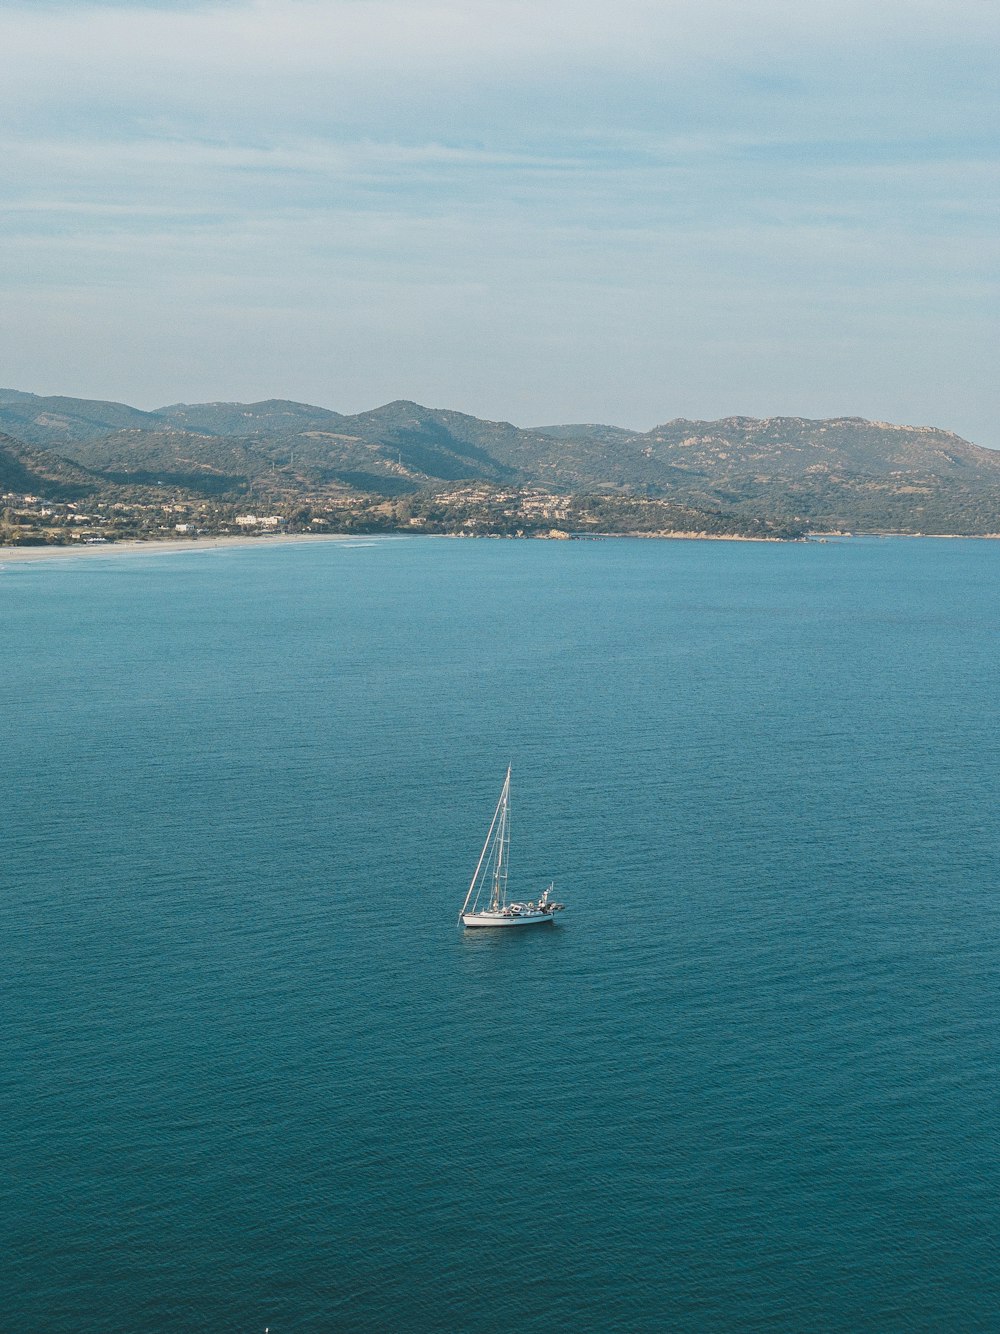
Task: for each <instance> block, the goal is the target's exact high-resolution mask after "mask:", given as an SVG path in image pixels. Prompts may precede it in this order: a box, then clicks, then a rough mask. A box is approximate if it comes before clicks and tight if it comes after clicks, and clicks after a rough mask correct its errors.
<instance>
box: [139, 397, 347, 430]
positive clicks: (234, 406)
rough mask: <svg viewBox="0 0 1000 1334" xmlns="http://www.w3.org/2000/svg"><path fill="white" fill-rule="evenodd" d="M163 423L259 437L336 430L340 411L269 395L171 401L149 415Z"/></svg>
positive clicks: (182, 428) (192, 428)
mask: <svg viewBox="0 0 1000 1334" xmlns="http://www.w3.org/2000/svg"><path fill="white" fill-rule="evenodd" d="M152 415H153V416H155V417H159V418H160V419H161V420H162V421H163V422H164V423H168V424H169V425H171V426H174V427H177V428H179V429H180V430H182V431H194V432H196V433H197V434H199V435H235V436H246V437H248V438H251V439H259V438H261V437H265V436H283V435H288V434H291V433H294V432H296V431H335V430H336V429H337V427H338V424H339V423H340V422H341V421H343V418H342V416H341V414H340V413H339V412H332V411H331V410H330V409H329V408H314V407H311V406H310V405H309V404H308V403H293V402H291V401H290V400H288V399H283V398H268V399H264V400H263V402H261V403H172V404H171V405H170V406H169V407H166V408H157V409H156V410H155V412H154V413H153V414H152Z"/></svg>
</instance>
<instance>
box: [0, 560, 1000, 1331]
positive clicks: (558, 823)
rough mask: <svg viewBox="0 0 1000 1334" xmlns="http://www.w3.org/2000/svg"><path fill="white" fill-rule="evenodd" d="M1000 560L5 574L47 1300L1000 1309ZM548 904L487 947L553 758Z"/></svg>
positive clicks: (16, 1228) (961, 1325) (349, 1320)
mask: <svg viewBox="0 0 1000 1334" xmlns="http://www.w3.org/2000/svg"><path fill="white" fill-rule="evenodd" d="M998 589H1000V544H997V543H995V542H989V541H979V542H977V541H962V540H957V541H952V540H949V541H944V540H931V539H928V540H920V539H876V538H871V539H850V540H831V541H827V542H816V541H814V542H808V543H792V544H780V543H760V544H758V543H747V542H708V541H705V542H699V541H642V540H622V539H618V540H608V541H571V542H554V541H551V542H530V541H487V540H475V541H456V540H449V539H435V538H420V537H413V538H410V537H386V538H373V539H358V540H342V541H315V542H308V543H299V544H293V543H288V544H283V543H281V542H268V541H266V540H265V541H262V542H260V543H259V544H258V545H256V546H250V547H227V548H224V547H206V548H205V549H204V550H202V549H194V550H192V551H183V552H181V551H178V552H169V551H168V552H163V551H161V550H152V549H151V550H150V551H148V552H139V553H138V554H132V555H123V554H120V553H116V552H114V551H109V552H99V553H89V554H88V555H87V556H86V557H78V558H74V557H72V556H63V555H57V556H53V558H52V559H43V560H40V561H36V562H30V563H29V562H23V563H21V562H17V561H14V560H7V561H4V559H3V557H2V556H0V635H2V641H0V642H2V658H0V662H2V671H0V743H2V744H0V812H2V820H0V961H2V983H0V995H2V1024H0V1097H2V1109H0V1144H2V1149H3V1153H2V1162H3V1171H2V1176H0V1323H2V1327H3V1328H4V1329H5V1330H10V1331H19V1332H20V1331H28V1332H31V1334H35V1332H39V1334H63V1332H64V1331H65V1332H69V1331H72V1332H73V1334H76V1332H78V1331H87V1332H89V1331H101V1332H105V1331H106V1332H108V1334H111V1332H112V1331H113V1332H115V1334H118V1332H121V1334H145V1332H146V1331H151V1332H155V1334H172V1332H173V1331H178V1334H179V1332H181V1331H184V1332H189V1331H223V1332H228V1331H233V1332H234V1334H235V1332H237V1331H238V1332H239V1334H264V1331H265V1330H267V1331H270V1334H293V1331H302V1332H307V1334H312V1332H314V1331H315V1332H320V1331H341V1332H347V1334H352V1332H353V1331H357V1332H358V1334H369V1332H370V1334H393V1332H394V1331H415V1332H417V1334H420V1332H423V1331H427V1332H431V1331H442V1332H447V1334H452V1332H454V1334H492V1332H494V1331H498V1332H499V1331H511V1332H512V1334H514V1332H517V1334H531V1332H536V1331H537V1332H538V1334H543V1332H545V1334H548V1332H552V1331H567V1332H568V1331H573V1332H574V1334H575V1332H578V1331H623V1332H628V1334H636V1332H639V1331H673V1330H677V1331H699V1332H701V1331H757V1330H760V1331H789V1332H790V1334H791V1332H795V1334H798V1332H799V1331H810V1332H811V1331H817V1332H818V1331H865V1330H873V1331H896V1330H900V1331H903V1330H905V1331H924V1330H926V1331H949V1330H954V1331H977V1330H983V1331H995V1330H998V1329H1000V1243H998V1238H1000V1154H998V1150H1000V1098H998V1066H1000V843H998V836H997V835H998V797H1000V791H998V755H1000V599H998ZM508 763H510V764H511V765H512V766H513V777H512V826H511V829H512V832H511V881H510V887H511V891H512V893H513V895H514V897H518V898H531V897H534V896H535V895H536V894H537V893H538V892H539V891H540V890H541V889H543V888H544V887H545V886H546V885H547V884H548V883H549V882H550V881H554V882H555V889H556V897H557V898H558V899H559V900H560V901H562V902H564V903H565V904H566V905H567V908H566V911H565V912H564V913H562V914H560V916H559V920H558V921H557V922H556V923H555V924H554V925H545V926H543V927H530V928H524V929H522V930H520V931H492V932H491V931H463V930H462V929H461V928H459V926H458V925H457V916H458V910H459V908H460V906H461V903H462V900H463V898H464V895H465V892H466V888H467V886H468V882H469V880H470V877H471V875H472V872H473V870H474V868H475V865H476V860H477V858H478V856H479V852H480V848H481V846H482V842H483V839H484V838H485V836H486V830H487V827H488V824H489V821H490V818H491V816H492V813H493V809H494V805H495V803H496V800H497V797H498V795H499V791H500V786H501V783H502V781H503V777H504V773H505V771H506V768H507V765H508Z"/></svg>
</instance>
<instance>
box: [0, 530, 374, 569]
mask: <svg viewBox="0 0 1000 1334" xmlns="http://www.w3.org/2000/svg"><path fill="white" fill-rule="evenodd" d="M372 536H374V534H370V533H369V534H365V533H277V534H275V535H274V536H273V537H179V538H176V539H173V538H169V537H165V538H153V539H152V540H151V541H149V542H141V541H138V540H134V539H129V540H127V541H125V542H99V543H94V544H93V545H92V546H85V545H84V544H83V543H74V544H73V545H72V546H70V545H69V544H68V543H67V544H66V545H65V546H56V545H53V546H39V547H28V546H17V547H3V546H0V564H2V563H5V562H7V561H37V560H50V559H52V558H53V557H54V558H56V559H61V558H62V557H81V558H84V559H86V558H89V557H93V556H139V555H142V554H143V553H145V552H148V553H149V554H150V555H155V556H162V555H163V554H164V553H165V552H174V551H216V550H219V549H221V548H224V547H225V548H228V547H258V546H265V547H266V546H276V545H278V544H279V543H280V544H281V545H282V546H284V545H286V544H288V543H292V542H358V541H365V540H366V538H370V537H372ZM377 536H380V537H381V536H383V534H381V533H380V534H377ZM385 536H390V537H395V536H398V534H395V533H390V534H385Z"/></svg>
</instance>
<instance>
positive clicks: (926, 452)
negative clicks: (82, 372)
mask: <svg viewBox="0 0 1000 1334" xmlns="http://www.w3.org/2000/svg"><path fill="white" fill-rule="evenodd" d="M0 431H4V432H6V433H7V435H8V437H9V438H12V439H13V440H14V441H15V442H21V445H22V446H23V447H24V448H30V449H33V450H35V451H43V452H49V453H50V454H51V455H54V456H58V457H59V458H60V459H62V460H64V463H62V464H60V465H58V466H59V467H63V468H68V467H71V466H75V467H76V468H77V469H78V470H83V471H80V472H79V475H78V477H77V483H76V484H79V485H84V484H91V483H85V481H82V480H80V479H81V478H91V479H96V482H97V484H98V485H100V484H102V481H103V483H104V484H107V485H114V486H133V487H134V486H140V487H153V488H160V489H165V488H170V487H173V488H178V487H179V488H186V489H187V490H189V491H190V492H191V493H192V494H197V495H203V496H212V497H223V498H224V497H230V498H237V497H239V496H241V495H245V494H249V493H254V492H256V493H258V494H272V495H274V496H275V497H280V498H283V499H284V500H285V501H287V502H289V503H290V502H292V501H293V500H294V499H295V498H296V497H301V498H302V499H303V500H308V499H310V498H312V499H314V500H315V499H316V498H317V497H323V496H333V495H341V496H348V495H367V496H375V497H378V496H384V497H387V498H390V499H391V498H398V497H402V496H406V495H418V494H422V493H428V494H435V493H442V492H444V491H446V490H447V489H448V488H449V487H452V488H453V487H455V486H457V485H466V486H468V485H473V484H488V485H489V486H492V487H495V488H508V489H510V488H515V489H518V488H520V489H523V488H536V489H542V490H543V491H546V492H551V493H552V494H555V495H567V496H568V495H575V496H603V497H606V498H610V497H616V496H617V497H619V498H622V499H623V500H624V499H625V498H629V497H632V498H635V499H636V500H640V499H641V500H645V501H662V502H664V503H669V504H671V505H676V506H680V507H683V509H684V510H685V512H690V513H691V514H692V515H693V516H694V517H693V519H692V522H696V520H697V516H698V515H699V514H704V515H706V516H709V517H710V518H711V520H712V522H713V523H716V524H717V523H718V521H719V520H718V516H719V515H720V514H728V515H731V516H735V517H734V522H737V523H743V522H750V521H753V522H755V523H756V522H764V523H771V522H773V523H775V524H778V525H779V526H782V528H783V529H784V528H787V527H789V526H791V527H802V528H814V529H815V528H833V529H842V528H849V529H852V530H861V531H883V530H885V531H904V532H915V531H922V532H928V531H949V532H950V531H958V532H995V531H998V530H1000V451H993V450H988V449H982V448H980V447H979V446H977V445H973V444H970V443H969V442H968V441H966V440H963V439H961V437H959V436H957V435H955V434H953V433H952V432H950V431H946V430H942V429H939V428H937V427H928V426H901V425H897V424H894V423H888V422H878V421H867V420H865V419H864V418H861V417H836V418H829V419H810V418H804V417H770V418H763V419H758V418H753V417H745V416H732V417H725V418H722V419H720V420H717V421H692V420H688V419H686V418H676V419H673V420H670V421H665V422H664V423H662V424H661V425H659V426H655V427H654V428H653V429H652V430H650V431H645V432H637V431H630V430H627V429H626V428H624V427H618V426H613V425H608V424H597V423H591V424H587V423H582V424H581V423H577V424H567V425H553V426H546V427H534V428H522V427H517V426H514V425H513V424H512V423H510V422H506V421H490V420H486V419H482V418H478V417H473V416H471V415H469V414H467V413H462V412H457V411H454V410H452V409H448V408H428V407H425V406H423V405H422V404H419V403H415V402H412V401H410V400H405V399H399V400H395V401H393V402H391V403H385V404H383V405H381V406H380V407H376V408H372V409H370V410H369V411H366V412H361V413H353V414H344V413H340V412H337V411H334V410H333V409H330V408H323V407H317V406H315V405H312V404H306V403H297V402H294V401H291V400H286V399H262V400H260V401H258V402H254V403H228V402H213V403H195V404H188V403H174V404H170V405H167V406H165V407H162V408H157V409H155V410H154V411H151V412H145V411H141V410H139V409H137V408H133V407H130V406H129V405H128V404H124V403H114V402H107V401H102V400H90V399H77V398H70V397H65V396H48V397H46V396H41V395H35V394H29V393H25V392H23V391H21V390H12V389H7V390H0ZM7 448H8V450H9V448H10V446H7ZM20 466H23V467H25V468H26V470H27V473H26V475H31V476H38V477H42V473H41V472H40V471H39V467H38V457H37V454H36V455H33V456H32V457H31V459H28V458H27V456H24V458H23V460H22V463H21V465H20ZM50 467H51V468H53V469H54V468H56V464H55V463H53V464H51V465H50ZM68 476H69V474H68V473H67V474H65V475H64V482H65V484H68V485H72V484H73V483H71V482H68V481H66V478H68ZM43 480H44V478H43ZM50 480H51V483H52V485H55V484H56V479H55V477H54V475H53V477H52V478H51V479H50Z"/></svg>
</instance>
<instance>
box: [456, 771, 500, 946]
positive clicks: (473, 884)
mask: <svg viewBox="0 0 1000 1334" xmlns="http://www.w3.org/2000/svg"><path fill="white" fill-rule="evenodd" d="M509 784H510V765H508V766H507V778H506V781H505V782H504V785H503V790H502V791H501V793H500V800H499V801H498V802H497V808H496V810H495V811H494V812H493V819H492V820H491V821H490V829H489V833H488V834H487V835H486V842H485V843H484V844H483V850H482V852H481V853H480V854H479V861H478V862H477V863H476V869H475V871H474V873H473V876H472V879H471V881H470V882H469V892H468V894H466V896H465V902H464V903H463V904H462V910H461V912H460V913H459V914H458V920H459V921H461V920H462V917H463V915H464V913H465V910H466V908H467V907H468V906H469V900H470V899H471V898H472V891H473V890H474V889H475V888H476V881H477V880H478V879H479V872H480V871H481V870H482V869H483V862H484V861H485V860H486V854H487V852H488V851H489V848H490V845H491V842H492V839H493V831H494V830H495V829H496V825H497V820H498V819H499V818H500V813H501V812H502V811H503V810H504V808H505V803H506V797H507V788H508V786H509ZM484 878H485V877H484ZM476 898H477V899H478V898H479V895H478V894H477V895H476Z"/></svg>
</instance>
